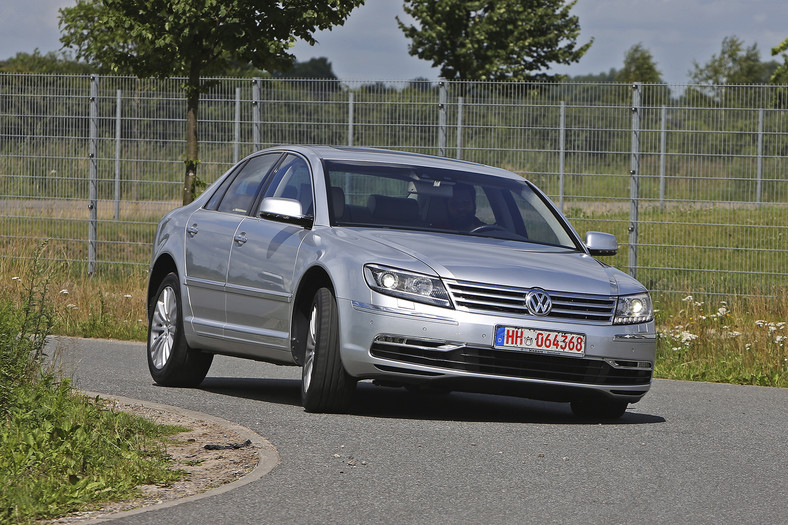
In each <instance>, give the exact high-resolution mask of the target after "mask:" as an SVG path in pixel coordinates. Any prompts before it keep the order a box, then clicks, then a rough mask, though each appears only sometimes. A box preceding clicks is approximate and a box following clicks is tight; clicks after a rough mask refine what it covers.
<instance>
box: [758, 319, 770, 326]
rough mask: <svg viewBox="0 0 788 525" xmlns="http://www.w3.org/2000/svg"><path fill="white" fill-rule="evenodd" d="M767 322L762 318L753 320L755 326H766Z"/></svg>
mask: <svg viewBox="0 0 788 525" xmlns="http://www.w3.org/2000/svg"><path fill="white" fill-rule="evenodd" d="M768 324H769V323H767V322H766V321H764V320H762V319H758V320H757V321H755V326H766V325H768Z"/></svg>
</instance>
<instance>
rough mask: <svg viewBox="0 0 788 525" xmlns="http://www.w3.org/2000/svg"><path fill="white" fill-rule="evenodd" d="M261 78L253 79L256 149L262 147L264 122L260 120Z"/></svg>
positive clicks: (253, 124)
mask: <svg viewBox="0 0 788 525" xmlns="http://www.w3.org/2000/svg"><path fill="white" fill-rule="evenodd" d="M260 90H261V86H260V79H259V78H253V79H252V140H253V142H254V149H255V151H257V150H259V149H261V148H262V138H261V137H262V133H261V131H262V129H261V128H262V124H261V122H260V120H261V119H260Z"/></svg>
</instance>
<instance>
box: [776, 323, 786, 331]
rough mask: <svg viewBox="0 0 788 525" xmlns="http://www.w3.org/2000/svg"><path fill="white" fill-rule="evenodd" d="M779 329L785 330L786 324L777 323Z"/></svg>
mask: <svg viewBox="0 0 788 525" xmlns="http://www.w3.org/2000/svg"><path fill="white" fill-rule="evenodd" d="M777 328H779V329H780V330H782V329H783V328H785V323H784V322H783V323H777Z"/></svg>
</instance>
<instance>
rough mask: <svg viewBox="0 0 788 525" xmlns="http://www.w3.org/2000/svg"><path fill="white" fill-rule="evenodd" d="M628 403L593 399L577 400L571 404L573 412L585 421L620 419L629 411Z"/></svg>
mask: <svg viewBox="0 0 788 525" xmlns="http://www.w3.org/2000/svg"><path fill="white" fill-rule="evenodd" d="M627 405H628V403H627V402H626V401H617V400H614V399H604V398H601V399H600V398H591V399H576V400H574V401H572V402H571V403H570V406H571V407H572V412H573V413H574V414H575V415H576V416H577V417H579V418H583V419H608V420H612V419H618V418H620V417H621V416H623V415H624V412H626V410H627Z"/></svg>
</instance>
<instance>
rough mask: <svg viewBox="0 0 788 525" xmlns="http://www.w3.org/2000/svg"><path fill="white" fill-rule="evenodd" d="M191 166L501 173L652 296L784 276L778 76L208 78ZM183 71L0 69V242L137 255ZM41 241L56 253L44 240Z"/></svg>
mask: <svg viewBox="0 0 788 525" xmlns="http://www.w3.org/2000/svg"><path fill="white" fill-rule="evenodd" d="M206 82H208V83H209V86H210V88H209V90H208V92H207V93H206V94H204V95H203V97H202V99H201V102H200V112H199V135H200V154H199V158H200V161H201V163H200V166H199V176H200V177H201V178H202V179H203V180H205V181H206V182H208V183H210V182H212V181H213V180H215V179H216V178H217V177H218V176H219V175H220V174H221V173H223V172H224V171H225V170H226V169H227V168H228V167H229V166H231V165H232V164H233V163H234V162H235V161H236V160H238V159H239V158H242V157H243V156H245V155H247V154H249V153H251V152H252V151H255V150H257V149H260V148H263V147H267V146H270V145H275V144H282V143H306V144H335V145H351V146H370V147H380V148H390V149H397V150H407V151H415V152H420V153H427V154H435V155H442V156H448V157H456V158H462V159H465V160H470V161H474V162H481V163H485V164H491V165H495V166H500V167H504V168H507V169H510V170H512V171H515V172H517V173H520V174H522V175H523V176H525V177H527V178H528V179H530V180H532V181H534V182H535V183H536V184H537V185H538V186H539V187H541V188H542V189H543V190H545V191H546V192H547V193H548V194H549V195H550V196H551V197H552V198H553V199H554V200H555V202H556V203H558V204H559V206H560V207H561V209H562V210H563V211H564V213H565V214H566V215H567V216H568V217H569V219H570V220H571V221H572V222H573V224H574V225H575V227H576V229H577V230H578V231H579V232H580V233H581V234H582V233H584V232H585V231H587V230H601V231H607V232H610V233H614V234H615V235H616V236H617V237H618V239H619V242H620V243H621V249H620V250H619V254H618V255H617V256H616V257H615V258H613V259H610V260H609V262H611V264H613V265H614V266H617V267H620V268H622V269H624V270H625V271H628V272H629V273H630V274H633V275H636V276H637V277H638V279H640V280H641V281H643V282H644V283H645V284H646V285H647V286H649V287H650V288H651V289H652V290H655V291H664V292H682V293H685V292H690V293H699V292H706V293H715V294H750V293H754V292H760V293H772V292H773V291H774V290H775V289H777V288H782V289H783V290H784V289H785V282H786V277H788V249H787V248H786V241H787V240H788V174H787V173H786V172H787V171H788V168H787V165H788V163H787V162H786V154H787V152H788V126H787V124H788V110H787V109H785V107H786V103H788V96H787V95H786V88H785V87H779V86H695V85H663V84H659V85H640V84H634V85H629V84H582V83H556V84H529V83H489V82H429V81H412V82H401V83H393V82H386V83H383V82H339V81H335V80H322V81H318V80H283V79H239V78H234V79H208V80H206ZM181 83H182V80H179V79H171V80H139V79H135V78H127V77H97V76H94V77H77V76H51V75H0V140H1V141H2V142H1V143H0V154H1V155H2V157H0V247H1V248H2V250H3V256H4V257H24V256H26V254H28V253H29V250H28V248H29V246H30V245H31V244H37V243H38V242H40V240H43V239H49V244H50V250H49V253H50V254H54V255H53V257H56V258H58V259H61V260H64V261H71V262H72V263H75V264H85V266H86V271H89V272H93V271H95V270H96V268H101V267H109V266H115V265H129V264H131V265H143V266H144V265H146V264H147V262H148V261H147V259H148V256H149V253H150V242H151V240H152V236H153V231H154V228H155V224H156V222H157V221H158V219H159V218H160V217H161V215H163V214H164V213H165V212H166V211H168V210H170V209H172V208H174V207H176V206H178V205H179V204H180V199H181V195H182V184H183V175H184V171H185V166H184V164H183V161H184V159H185V156H184V155H185V151H186V146H185V115H186V102H185V99H184V96H183V92H182V90H181ZM53 248H54V249H53Z"/></svg>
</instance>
